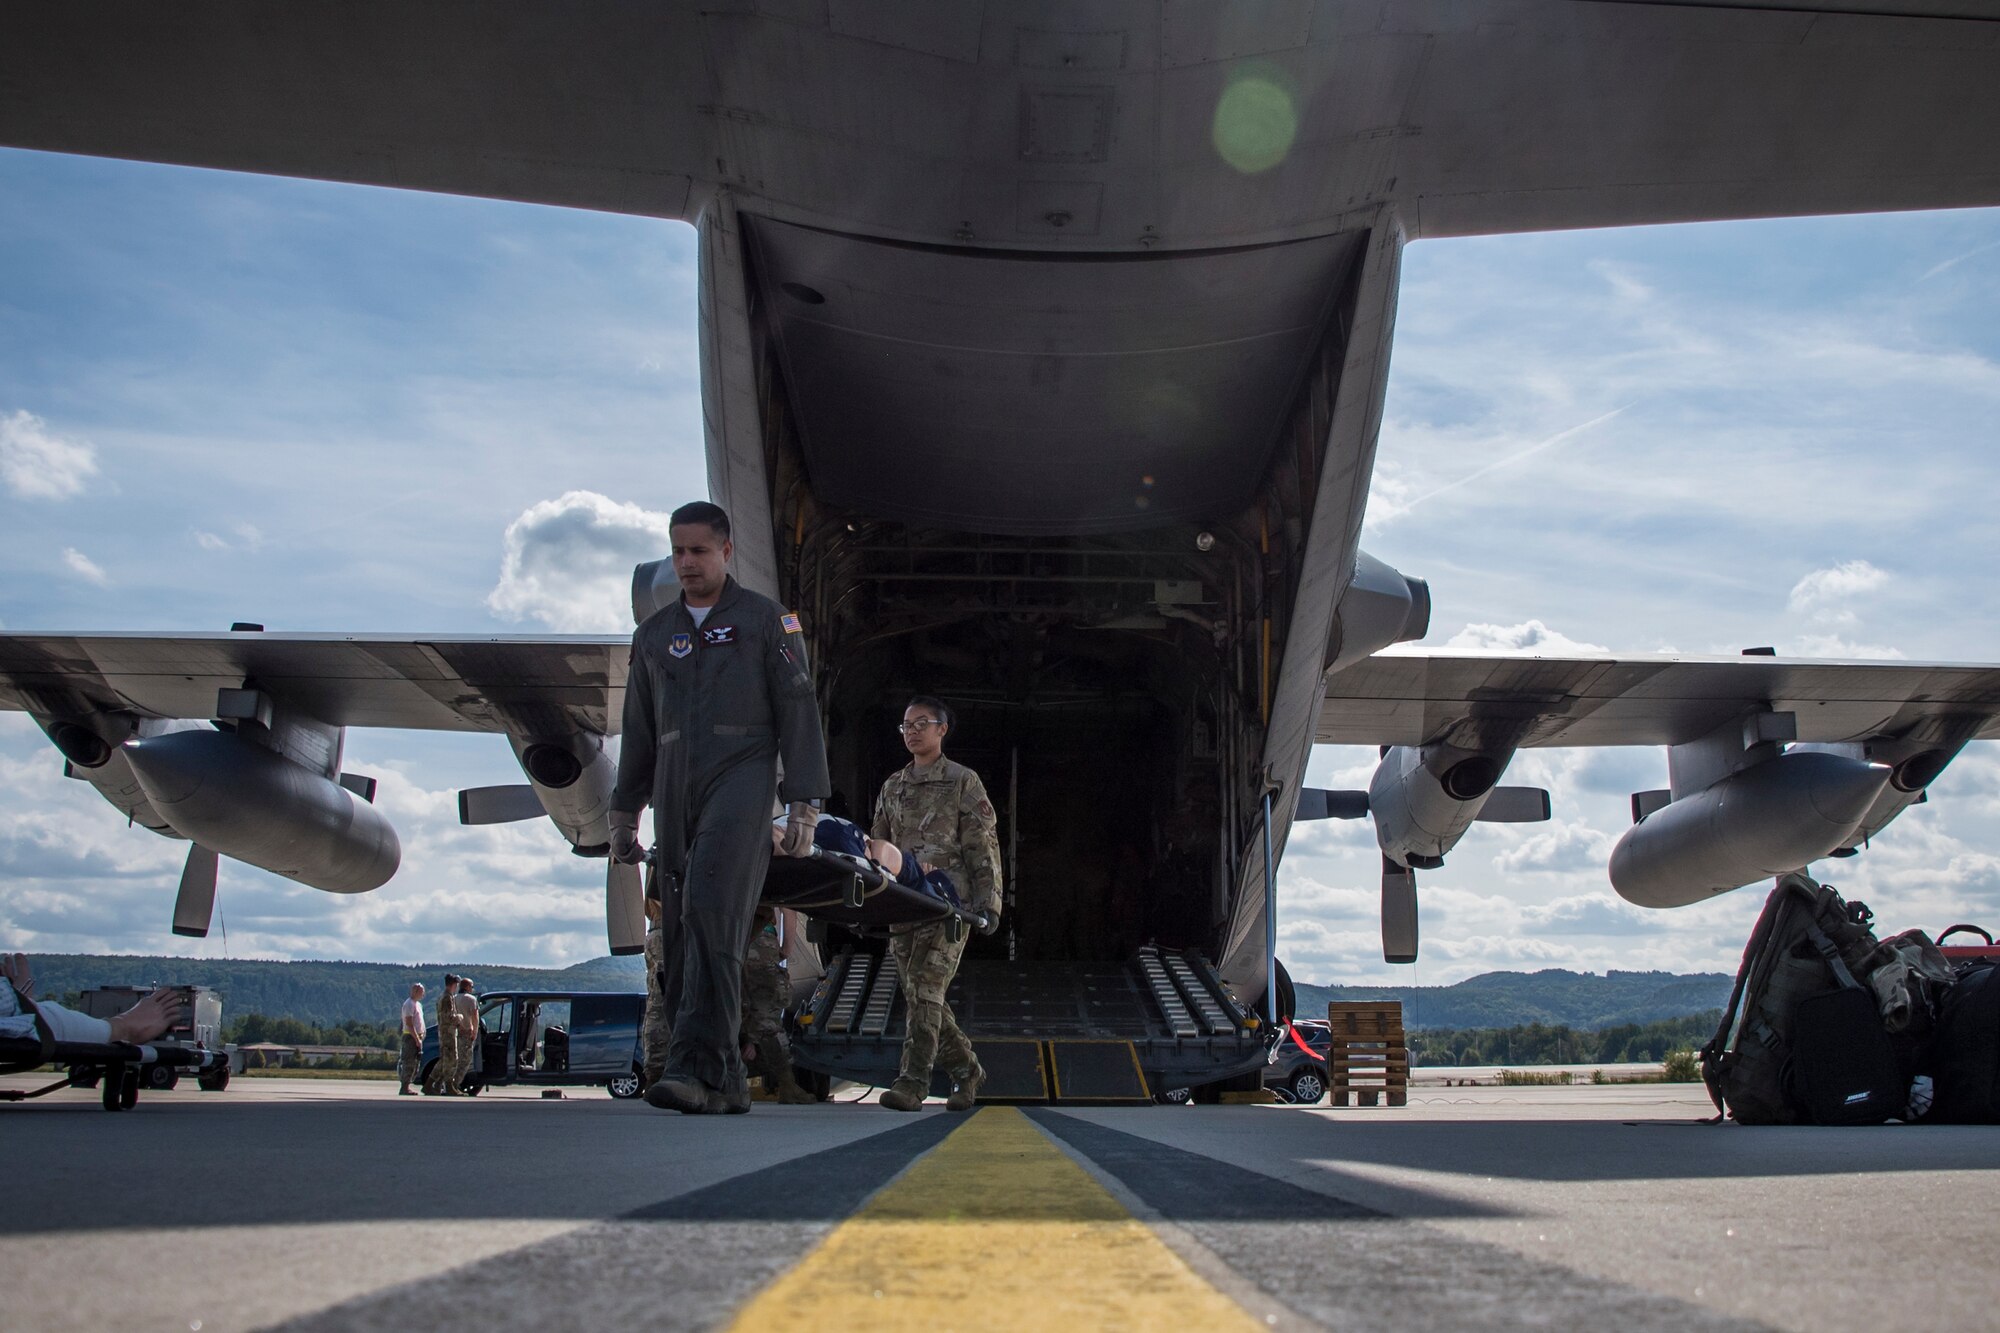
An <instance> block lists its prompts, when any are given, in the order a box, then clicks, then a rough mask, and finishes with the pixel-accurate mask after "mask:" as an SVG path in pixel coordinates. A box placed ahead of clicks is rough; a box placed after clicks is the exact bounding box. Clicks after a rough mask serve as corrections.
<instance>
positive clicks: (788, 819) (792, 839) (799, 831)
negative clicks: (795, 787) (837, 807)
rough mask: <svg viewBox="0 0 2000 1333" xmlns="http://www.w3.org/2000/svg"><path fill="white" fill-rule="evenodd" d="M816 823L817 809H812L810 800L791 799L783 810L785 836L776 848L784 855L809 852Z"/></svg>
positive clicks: (817, 821) (800, 854)
mask: <svg viewBox="0 0 2000 1333" xmlns="http://www.w3.org/2000/svg"><path fill="white" fill-rule="evenodd" d="M818 823H819V811H817V810H815V809H813V803H812V802H811V801H793V802H792V803H791V806H790V807H789V808H788V809H787V810H786V812H785V836H784V839H783V840H782V841H781V842H779V844H778V850H779V851H780V852H781V853H783V854H784V855H786V856H806V855H809V854H811V852H812V849H813V829H814V827H815V826H817V825H818Z"/></svg>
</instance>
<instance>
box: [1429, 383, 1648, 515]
mask: <svg viewBox="0 0 2000 1333" xmlns="http://www.w3.org/2000/svg"><path fill="white" fill-rule="evenodd" d="M1630 406H1632V404H1630V403H1626V404H1625V405H1624V406H1623V407H1614V408H1612V409H1611V410H1610V411H1609V412H1606V413H1605V414H1604V415H1603V416H1601V417H1592V418H1591V419H1590V420H1588V421H1586V422H1584V423H1583V424H1582V425H1580V426H1571V427H1570V428H1569V429H1568V430H1566V431H1561V432H1558V433H1557V434H1554V435H1551V436H1549V438H1548V439H1546V440H1543V441H1542V442H1541V443H1539V444H1531V445H1529V446H1528V447H1527V448H1525V449H1522V450H1520V451H1519V452H1517V453H1511V454H1508V455H1507V456H1506V457H1505V458H1500V459H1495V460H1494V461H1493V462H1491V463H1488V464H1487V465H1486V466H1485V467H1482V468H1474V469H1473V470H1472V471H1470V472H1468V473H1466V474H1465V475H1464V476H1462V477H1460V478H1459V479H1458V480H1456V481H1448V482H1446V483H1445V484H1444V485H1442V486H1440V487H1438V488H1437V489H1436V490H1434V491H1426V492H1425V493H1424V494H1422V495H1419V496H1418V497H1417V498H1416V499H1414V500H1412V501H1410V502H1409V503H1408V504H1406V505H1404V506H1403V508H1402V512H1403V513H1406V514H1407V513H1409V512H1410V511H1411V510H1412V509H1415V508H1416V507H1417V506H1418V505H1420V504H1422V503H1423V502H1424V501H1426V500H1435V499H1436V498H1437V497H1438V496H1440V495H1443V494H1444V493H1445V492H1447V491H1455V490H1457V489H1458V488H1459V487H1461V486H1464V485H1467V484H1469V483H1471V482H1475V481H1478V480H1479V479H1480V478H1481V477H1484V476H1486V475H1488V474H1489V473H1493V472H1498V471H1499V470H1500V469H1501V468H1503V467H1512V466H1514V464H1516V463H1518V462H1520V461H1521V460H1522V459H1525V458H1533V457H1534V456H1535V455H1536V454H1538V453H1541V452H1542V451H1543V450H1545V449H1553V448H1555V447H1556V446H1557V445H1559V444H1561V443H1562V442H1563V441H1564V440H1567V439H1569V438H1570V437H1572V436H1575V435H1581V434H1583V432H1585V431H1587V430H1589V429H1590V428H1591V427H1592V426H1601V425H1603V424H1604V423H1605V422H1607V421H1609V420H1611V418H1613V417H1615V416H1617V415H1618V414H1619V413H1621V412H1623V411H1624V410H1625V408H1627V407H1630Z"/></svg>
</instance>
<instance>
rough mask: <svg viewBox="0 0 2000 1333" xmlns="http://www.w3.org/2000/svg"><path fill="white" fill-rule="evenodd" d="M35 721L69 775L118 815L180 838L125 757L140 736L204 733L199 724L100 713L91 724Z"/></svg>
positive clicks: (64, 721)
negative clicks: (129, 744) (130, 742)
mask: <svg viewBox="0 0 2000 1333" xmlns="http://www.w3.org/2000/svg"><path fill="white" fill-rule="evenodd" d="M35 721H36V722H38V723H40V724H41V728H42V730H43V731H44V732H46V733H48V737H49V740H50V741H51V742H52V743H53V744H54V745H55V747H56V749H57V750H59V751H61V752H62V757H63V759H64V760H65V761H66V762H65V764H64V765H63V775H64V776H65V777H72V778H79V779H81V780H82V781H84V782H88V783H89V784H90V785H91V786H92V787H94V788H96V789H97V794H98V795H99V796H102V797H103V798H104V799H105V800H106V801H107V802H109V803H110V804H111V806H112V808H113V809H115V810H117V811H118V813H119V814H121V815H123V816H125V818H127V819H129V820H131V821H132V822H133V823H135V824H137V825H139V826H140V827H141V828H148V829H151V830H152V831H153V832H155V833H158V834H160V835H161V836H163V837H168V838H178V837H180V836H181V835H180V834H179V833H177V832H175V831H174V826H173V825H172V824H170V823H168V822H167V817H166V816H165V815H163V814H161V813H160V812H159V811H158V810H155V809H154V808H153V803H152V802H151V801H149V800H147V799H146V793H145V791H144V789H143V788H141V787H140V786H139V778H138V775H137V774H135V773H133V771H132V765H131V763H130V761H129V760H127V758H126V757H125V749H124V743H125V742H126V741H128V740H130V739H132V738H133V737H135V736H141V737H144V736H164V735H168V734H169V733H172V732H176V731H203V730H207V728H206V727H205V726H204V725H203V724H202V723H199V722H183V721H177V720H170V719H163V718H137V717H132V716H130V715H128V714H122V713H104V714H98V715H96V716H94V717H92V718H91V719H89V720H88V721H87V722H85V721H75V720H72V719H68V718H45V717H42V716H40V715H39V714H38V715H37V716H36V718H35Z"/></svg>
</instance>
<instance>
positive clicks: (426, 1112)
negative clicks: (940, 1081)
mask: <svg viewBox="0 0 2000 1333" xmlns="http://www.w3.org/2000/svg"><path fill="white" fill-rule="evenodd" d="M34 1082H35V1080H31V1079H25V1078H12V1079H0V1086H11V1087H23V1086H30V1085H32V1084H33V1083H34ZM1707 1111H1708V1103H1707V1101H1706V1099H1705V1098H1704V1097H1703V1096H1702V1094H1701V1091H1700V1089H1699V1087H1686V1086H1670V1085H1658V1084H1652V1085H1631V1086H1611V1087H1593V1086H1580V1087H1568V1088H1502V1087H1479V1088H1442V1087H1427V1088H1420V1089H1417V1090H1413V1092H1412V1095H1411V1100H1410V1105H1409V1106H1408V1107H1406V1108H1401V1109H1390V1108H1372V1109H1371V1108H1351V1109H1333V1108H1325V1107H1319V1108H1306V1107H1286V1106H1243V1107H1148V1108H1118V1109H1109V1108H1106V1109H1062V1110H1057V1109H1053V1108H1045V1107H1038V1108H1026V1109H1022V1110H1016V1109H1011V1108H1002V1107H991V1108H982V1109H980V1110H979V1111H977V1112H975V1113H974V1114H972V1115H969V1116H954V1115H951V1114H949V1113H947V1112H945V1111H944V1110H943V1109H942V1108H941V1106H939V1105H937V1104H933V1106H932V1107H931V1108H929V1109H927V1110H926V1111H924V1112H922V1113H920V1114H916V1115H899V1114H896V1113H894V1112H890V1111H886V1110H883V1109H882V1108H880V1107H879V1106H876V1105H874V1104H873V1103H872V1102H871V1101H861V1102H856V1103H839V1104H833V1105H823V1106H817V1107H781V1106H776V1105H771V1104H759V1105H758V1106H757V1107H756V1108H755V1110H754V1111H753V1112H752V1113H751V1114H750V1115H748V1116H728V1117H696V1118H689V1117H683V1116H677V1115H671V1114H662V1113H660V1112H656V1111H652V1110H650V1109H648V1108H647V1107H646V1106H645V1105H644V1104H643V1103H636V1102H614V1101H612V1100H610V1099H609V1098H608V1097H606V1096H605V1094H603V1093H602V1092H599V1091H595V1090H588V1089H585V1090H572V1091H571V1092H570V1093H569V1095H568V1096H567V1097H565V1098H564V1099H563V1100H560V1101H554V1100H544V1099H543V1098H541V1097H540V1096H539V1095H538V1094H537V1093H536V1092H533V1091H527V1092H522V1091H517V1090H508V1089H500V1090H492V1091H488V1092H487V1093H485V1094H483V1095H482V1096H480V1097H478V1098H477V1099H450V1100H446V1099H432V1098H421V1097H413V1098H404V1099H399V1098H397V1097H396V1096H395V1095H394V1086H393V1085H392V1084H389V1083H382V1082H360V1081H355V1082H347V1081H330V1080H329V1081H309V1080H282V1079H240V1080H238V1081H237V1082H236V1083H235V1084H234V1085H232V1086H231V1087H230V1088H229V1089H228V1090H227V1091H226V1092H223V1093H219V1094H207V1093H201V1092H197V1091H194V1090H191V1089H190V1090H185V1091H183V1090H176V1091H174V1092H171V1093H147V1094H143V1095H142V1097H141V1100H140V1104H139V1106H138V1107H137V1108H136V1109H134V1110H132V1111H129V1112H124V1113H119V1114H107V1113H106V1112H104V1111H103V1110H101V1109H100V1108H99V1105H98V1101H97V1099H96V1097H95V1095H94V1094H88V1093H84V1092H71V1091H65V1092H60V1093H57V1094H55V1095H54V1096H51V1097H48V1098H45V1099H43V1100H41V1101H36V1102H27V1103H20V1104H15V1105H0V1151H4V1159H5V1161H6V1163H7V1172H8V1176H7V1180H6V1183H5V1186H4V1188H0V1327H4V1328H6V1329H7V1330H9V1333H31V1331H37V1330H56V1329H63V1330H68V1329H92V1330H96V1329H105V1328H118V1329H121V1330H128V1329H129V1330H141V1329H162V1330H188V1331H189V1333H227V1331H229V1330H236V1329H259V1328H273V1327H276V1328H287V1329H301V1330H344V1329H368V1330H372V1329H390V1328H396V1329H402V1328H408V1327H412V1326H428V1325H435V1324H439V1323H444V1324H445V1325H447V1326H452V1327H461V1328H475V1329H478V1330H480V1331H481V1333H496V1331H498V1330H509V1329H517V1328H518V1329H531V1328H532V1329H536V1330H541V1329H547V1328H560V1327H615V1326H617V1325H619V1324H621V1323H625V1322H626V1321H641V1326H644V1327H646V1328H648V1329H680V1328H689V1329H693V1328H722V1327H730V1326H731V1325H736V1326H739V1327H764V1326H768V1325H770V1324H771V1323H772V1322H773V1321H774V1320H775V1321H779V1322H787V1321H789V1320H790V1319H797V1320H799V1321H801V1322H803V1321H805V1320H807V1319H810V1320H811V1322H812V1323H813V1325H814V1326H838V1325H841V1324H846V1323H849V1322H850V1321H852V1320H856V1319H859V1320H862V1321H865V1322H864V1324H863V1326H866V1327H871V1328H890V1329H893V1328H900V1327H911V1328H918V1327H921V1328H925V1329H931V1330H942V1329H949V1328H960V1329H977V1328H995V1329H998V1328H1048V1327H1058V1326H1061V1327H1079V1328H1100V1327H1101V1328H1121V1327H1123V1328H1140V1327H1146V1328H1157V1327H1161V1326H1162V1325H1163V1324H1165V1325H1168V1326H1176V1325H1177V1326H1185V1327H1201V1328H1204V1329H1206V1328H1211V1327H1215V1328H1226V1327H1240V1328H1255V1327H1262V1328H1316V1327H1327V1328H1332V1327H1339V1328H1343V1329H1348V1328H1355V1329H1389V1328H1396V1329H1462V1328H1529V1327H1550V1326H1559V1327H1580V1326H1589V1325H1592V1324H1595V1325H1600V1326H1605V1327H1614V1328H1620V1329H1627V1328H1631V1329H1688V1328H1694V1329H1744V1328H1794V1329H1814V1330H1825V1329H1868V1330H1871V1331H1879V1330H1881V1329H1883V1328H1901V1327H1916V1328H1925V1329H1959V1328H1964V1329H1973V1328H1980V1329H1984V1328H1991V1327H1993V1326H1994V1324H1995V1322H1996V1320H1995V1317H1994V1309H1995V1306H1996V1302H2000V1276H1996V1274H2000V1228H1996V1227H1995V1226H1994V1224H1993V1223H1992V1221H1991V1217H1992V1200H1993V1199H1994V1198H1995V1197H1996V1195H2000V1128H1987V1127H1947V1126H1936V1127H1906V1126H1894V1125H1892V1126H1883V1127H1880V1128H1873V1129H1855V1130H1841V1129H1745V1128H1742V1127H1740V1126H1735V1125H1726V1126H1711V1125H1705V1124H1701V1123H1699V1118H1700V1117H1701V1116H1703V1115H1705V1114H1706V1113H1707Z"/></svg>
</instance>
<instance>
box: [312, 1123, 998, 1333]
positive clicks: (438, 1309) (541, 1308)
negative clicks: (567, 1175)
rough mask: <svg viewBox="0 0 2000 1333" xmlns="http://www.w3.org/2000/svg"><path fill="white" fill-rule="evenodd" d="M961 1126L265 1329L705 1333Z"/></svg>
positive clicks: (704, 1194)
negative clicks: (699, 1332)
mask: <svg viewBox="0 0 2000 1333" xmlns="http://www.w3.org/2000/svg"><path fill="white" fill-rule="evenodd" d="M964 1123H965V1120H964V1118H963V1117H960V1116H954V1115H944V1114H932V1115H925V1116H922V1117H919V1118H918V1119H916V1120H914V1121H912V1122H909V1123H906V1124H901V1125H898V1126H896V1127H895V1128H893V1129H887V1130H884V1131H883V1132H881V1133H879V1134H872V1135H870V1136H869V1137H867V1138H865V1139H859V1140H857V1141H855V1142H852V1143H848V1144H844V1145H842V1146H840V1147H838V1148H829V1149H827V1150H825V1151H823V1152H817V1153H808V1154H806V1155H804V1156H802V1157H795V1158H793V1159H792V1160H790V1161H788V1162H781V1163H779V1164H777V1165H775V1166H769V1167H765V1168H763V1169H761V1170H757V1171H752V1172H749V1173H747V1174H745V1175H741V1176H736V1177H733V1178H731V1179H729V1180H724V1181H720V1182H718V1183H716V1184H713V1185H708V1186H704V1187H703V1188H701V1189H698V1190H693V1191H690V1192H689V1193H686V1194H681V1195H676V1196H674V1197H672V1198H668V1199H662V1200H660V1201H659V1202H658V1203H653V1204H648V1205H646V1206H644V1207H642V1208H636V1209H634V1210H632V1211H631V1212H628V1213H625V1214H623V1215H621V1216H619V1217H616V1218H612V1219H610V1220H608V1221H604V1222H599V1223H594V1224H591V1225H589V1226H585V1227H581V1228H579V1229H577V1230H575V1231H569V1232H564V1233H563V1234H561V1235H558V1236H553V1237H551V1238H549V1239H548V1240H545V1241H539V1242H536V1243H535V1244H532V1245H526V1246H522V1247H521V1248H519V1249H515V1250H510V1251H508V1252H507V1253H504V1254H497V1255H494V1256H492V1257H490V1258H487V1259H482V1260H480V1261H478V1262H477V1263H471V1264H465V1265H463V1266H461V1267H458V1268H454V1269H449V1270H447V1271H445V1272H443V1273H439V1274H437V1275H435V1276H433V1277H428V1278H423V1279H420V1280H418V1281H415V1282H409V1283H403V1284H400V1285H398V1286H395V1287H391V1288H388V1289H387V1290H384V1291H379V1292H374V1293H372V1294H370V1295H367V1296H363V1297H359V1298H357V1299H355V1300H351V1301H345V1302H343V1303H341V1304H339V1305H335V1306H331V1307H329V1308H328V1309H325V1310H321V1311H319V1312H317V1313H314V1314H310V1315H304V1316H301V1317H299V1318H296V1319H291V1320H287V1321H285V1322H284V1323H281V1324H277V1325H274V1326H273V1327H274V1328H276V1329H282V1330H286V1333H334V1331H335V1330H340V1331H341V1333H347V1331H349V1330H354V1331H356V1333H371V1331H372V1330H378V1329H379V1330H385V1331H386V1330H396V1333H407V1330H409V1329H411V1328H428V1327H431V1326H438V1327H444V1328H452V1329H460V1328H463V1329H473V1330H477V1331H478V1333H506V1331H507V1330H514V1329H519V1330H523V1331H524V1333H526V1331H528V1330H533V1333H543V1331H544V1330H547V1329H551V1328H621V1327H622V1328H643V1329H645V1330H647V1333H664V1331H666V1330H682V1329H706V1328H712V1327H714V1326H716V1325H717V1324H719V1323H722V1322H724V1321H725V1320H727V1319H728V1318H729V1317H730V1316H731V1315H732V1314H733V1313H734V1312H735V1310H736V1309H737V1307H739V1306H740V1305H742V1304H743V1303H744V1302H745V1301H746V1300H748V1299H749V1298H750V1297H751V1296H752V1295H754V1294H755V1293H756V1292H757V1291H758V1290H759V1289H761V1288H762V1287H763V1286H764V1285H765V1284H766V1283H768V1282H770V1281H771V1280H772V1279H774V1278H776V1277H777V1276H778V1275H779V1274H780V1273H783V1272H784V1271H785V1270H786V1269H788V1268H790V1267H791V1266H792V1265H794V1264H796V1263H797V1262H798V1261H799V1260H800V1259H801V1258H803V1257H804V1256H805V1255H806V1253H807V1251H809V1250H811V1249H812V1247H813V1246H814V1245H816V1244H818V1243H819V1241H820V1239H821V1238H822V1237H824V1236H825V1235H826V1234H827V1232H829V1231H831V1230H832V1229H833V1228H834V1227H835V1226H837V1225H839V1224H840V1223H841V1222H842V1221H844V1220H846V1218H847V1217H848V1216H849V1215H851V1214H852V1213H853V1212H854V1211H855V1209H857V1208H859V1207H860V1206H861V1204H862V1203H863V1202H865V1201H866V1200H867V1199H868V1197H869V1196H870V1195H872V1194H874V1193H875V1192H876V1191H877V1190H879V1189H880V1188H881V1187H882V1186H883V1185H885V1184H887V1183H888V1182H889V1181H890V1180H891V1179H892V1178H893V1177H894V1176H895V1175H896V1174H897V1173H898V1172H900V1171H902V1170H903V1169H904V1168H906V1167H908V1166H909V1165H910V1164H911V1163H912V1162H913V1161H915V1160H916V1159H917V1158H919V1157H921V1156H923V1155H924V1154H925V1153H926V1152H928V1151H930V1149H932V1148H934V1147H936V1146H937V1144H938V1143H939V1142H940V1141H942V1140H943V1139H944V1137H945V1136H946V1135H948V1134H949V1133H951V1131H952V1130H954V1129H957V1128H958V1127H959V1126H961V1125H963V1124H964Z"/></svg>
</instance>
